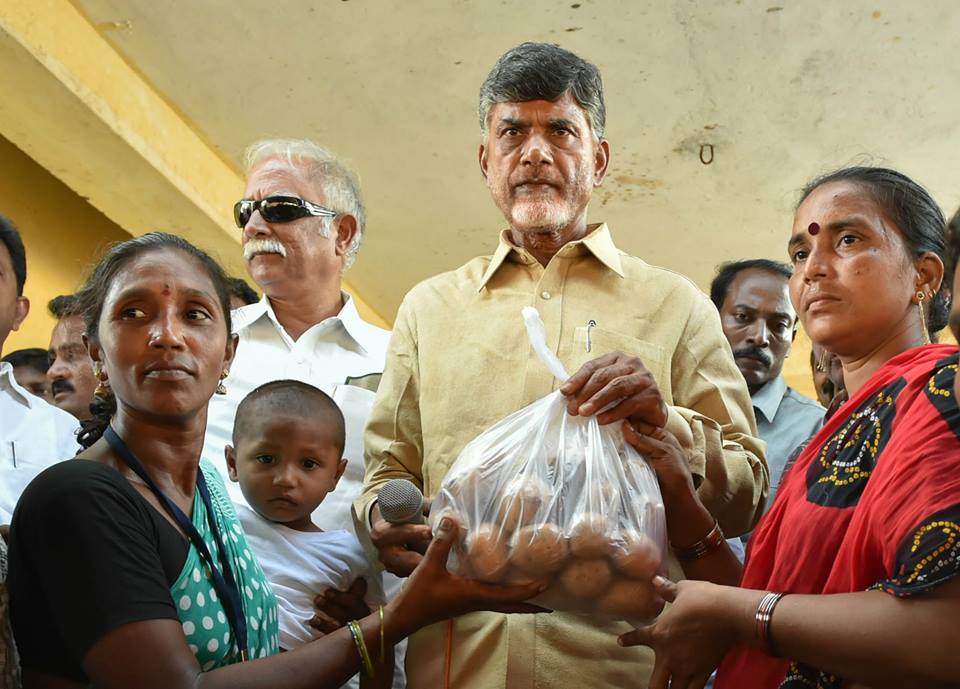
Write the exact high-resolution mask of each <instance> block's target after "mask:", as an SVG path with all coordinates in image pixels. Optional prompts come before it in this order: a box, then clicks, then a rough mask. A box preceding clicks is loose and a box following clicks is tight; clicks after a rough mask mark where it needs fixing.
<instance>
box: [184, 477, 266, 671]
mask: <svg viewBox="0 0 960 689" xmlns="http://www.w3.org/2000/svg"><path fill="white" fill-rule="evenodd" d="M200 470H201V471H202V472H203V475H204V478H206V480H207V487H208V488H209V490H210V501H211V504H212V505H213V509H214V512H215V513H216V514H215V517H216V521H217V527H218V528H219V530H220V535H221V538H222V539H223V544H224V546H225V549H226V552H227V557H228V559H229V560H230V565H231V567H232V568H233V575H234V577H235V578H236V580H237V585H238V586H239V587H240V598H241V599H242V601H243V611H244V616H245V617H246V621H247V653H248V657H249V658H263V657H265V656H268V655H273V654H274V653H278V652H279V651H280V643H279V634H278V623H277V599H276V597H275V596H274V595H273V591H272V590H271V589H270V584H269V583H268V582H267V578H266V576H264V574H263V570H261V569H260V565H259V564H258V563H257V560H256V558H254V556H253V554H252V553H251V552H250V548H249V547H248V546H247V539H246V537H245V536H244V534H243V529H242V528H241V527H240V522H239V520H238V519H237V514H236V512H235V511H234V509H233V503H231V502H230V498H229V497H227V491H226V488H225V487H224V485H223V479H222V478H221V477H220V474H219V473H218V472H217V470H216V469H215V468H214V467H213V465H212V464H210V463H209V462H207V461H201V462H200ZM206 512H207V511H206V507H205V506H204V504H203V500H202V499H201V497H200V491H197V494H196V495H195V496H194V499H193V520H192V521H193V525H194V526H195V527H196V528H197V531H198V532H199V533H200V535H201V536H202V537H203V540H204V542H206V544H207V549H208V550H209V551H210V553H211V555H212V556H213V558H214V561H215V564H216V566H217V568H218V569H220V570H221V571H222V569H223V564H222V563H221V562H220V554H219V551H218V549H217V545H216V543H215V541H214V538H213V534H212V533H211V531H210V527H209V523H208V521H207V514H206ZM206 569H207V568H206V563H205V562H204V561H203V558H201V557H200V553H199V552H198V551H197V549H196V548H195V547H194V546H192V545H191V546H190V552H189V553H188V554H187V561H186V563H184V566H183V570H182V571H181V572H180V576H179V577H178V578H177V581H176V582H175V583H174V584H173V586H172V587H171V588H170V595H171V597H172V598H173V603H174V605H176V606H177V614H178V616H179V617H180V623H181V625H182V627H183V634H184V636H186V637H187V644H188V645H189V646H190V650H191V651H193V653H194V655H195V656H196V657H197V662H198V663H200V668H201V669H202V670H203V671H204V672H206V671H208V670H212V669H214V668H217V667H222V666H224V665H230V664H232V663H236V662H239V660H240V652H239V649H238V648H237V642H236V639H235V638H234V635H233V630H232V629H231V628H230V622H229V620H228V619H227V614H226V610H225V609H224V607H223V603H222V602H221V601H220V598H219V596H218V595H217V591H216V589H215V588H214V586H213V577H211V576H210V575H209V574H207V571H206Z"/></svg>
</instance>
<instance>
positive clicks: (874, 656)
mask: <svg viewBox="0 0 960 689" xmlns="http://www.w3.org/2000/svg"><path fill="white" fill-rule="evenodd" d="M655 586H656V587H657V589H658V590H659V591H660V593H661V595H662V596H663V597H664V598H665V599H667V600H671V601H673V602H674V604H673V605H672V606H671V607H670V608H669V609H668V610H667V611H666V612H665V613H664V614H663V615H661V616H660V618H659V619H658V620H657V621H656V622H655V623H654V624H652V625H650V626H648V627H641V628H638V629H636V630H634V631H633V632H629V633H627V634H625V635H623V636H622V637H621V638H620V641H621V643H622V644H624V645H628V646H632V645H645V646H650V647H651V648H653V649H654V651H655V652H656V656H657V657H656V663H655V665H654V672H653V677H652V679H651V683H650V688H651V689H666V688H667V687H668V686H674V687H677V686H679V687H690V688H691V689H700V688H701V687H702V686H703V684H704V683H705V682H706V680H707V678H708V677H709V675H710V673H711V672H712V670H713V669H714V668H715V667H716V666H717V665H718V664H719V662H720V660H721V659H722V657H723V655H724V654H725V653H726V652H727V651H728V650H729V649H730V648H731V647H732V646H734V645H736V644H743V645H746V646H751V647H753V648H757V649H761V650H762V649H763V648H764V644H763V642H762V640H761V639H759V638H758V636H757V631H756V612H757V607H758V605H759V603H760V600H761V599H762V598H763V596H764V594H765V592H764V591H754V590H750V589H739V588H733V587H727V586H716V585H714V584H708V583H705V582H698V581H682V582H679V583H678V584H674V583H671V582H668V581H666V580H664V579H662V578H657V579H656V580H655ZM957 619H960V579H954V580H953V581H951V582H949V583H947V584H944V585H943V586H941V587H940V588H938V589H935V590H934V591H931V592H929V593H925V594H921V595H916V596H914V597H910V598H897V597H894V596H892V595H889V594H887V593H884V592H882V591H863V592H858V593H842V594H834V595H820V596H816V595H799V594H793V595H789V596H786V597H784V598H783V599H782V600H781V601H780V603H779V604H778V605H777V607H776V609H775V610H774V614H773V618H772V620H771V623H770V631H771V639H772V642H773V645H774V647H775V648H776V649H777V651H778V653H779V655H780V656H781V657H784V658H791V659H793V660H795V661H797V662H800V663H804V664H806V665H810V666H813V667H816V668H818V669H820V670H822V671H824V672H827V673H830V674H833V675H836V676H838V677H842V678H844V679H845V680H847V681H849V682H854V683H859V684H864V685H867V686H870V687H872V688H873V689H913V688H916V689H932V688H943V689H955V688H956V687H960V657H958V655H957V651H956V649H957V647H958V644H960V625H958V624H957ZM671 681H672V682H673V684H672V685H671V684H670V682H671Z"/></svg>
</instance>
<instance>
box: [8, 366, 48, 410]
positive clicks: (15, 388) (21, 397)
mask: <svg viewBox="0 0 960 689" xmlns="http://www.w3.org/2000/svg"><path fill="white" fill-rule="evenodd" d="M4 388H6V389H7V390H9V391H10V396H11V397H12V398H13V399H15V400H17V401H18V402H20V404H22V405H24V406H25V407H27V408H28V409H33V408H34V406H36V403H37V401H39V399H40V398H39V397H37V396H35V395H31V394H30V393H29V392H27V390H26V389H25V388H23V387H21V386H20V384H19V383H18V382H17V380H16V378H14V377H13V366H11V365H10V362H9V361H0V390H2V389H4Z"/></svg>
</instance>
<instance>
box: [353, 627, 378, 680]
mask: <svg viewBox="0 0 960 689" xmlns="http://www.w3.org/2000/svg"><path fill="white" fill-rule="evenodd" d="M347 626H348V627H349V628H350V633H351V634H352V635H353V643H355V644H356V645H357V653H359V654H360V664H361V665H362V666H363V671H364V672H366V673H367V677H370V678H373V661H372V660H370V653H369V652H368V651H367V642H366V641H364V640H363V630H362V629H360V623H359V622H357V621H356V620H350V622H348V623H347Z"/></svg>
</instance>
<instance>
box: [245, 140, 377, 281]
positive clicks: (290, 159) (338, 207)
mask: <svg viewBox="0 0 960 689" xmlns="http://www.w3.org/2000/svg"><path fill="white" fill-rule="evenodd" d="M267 158H280V159H281V160H284V161H286V162H287V163H289V164H290V165H303V166H305V167H306V169H307V174H309V175H310V178H311V179H312V180H313V181H314V182H315V183H316V184H317V185H318V186H319V187H320V190H321V191H322V192H323V200H324V205H326V206H329V207H330V209H331V210H335V211H337V212H338V213H349V214H350V215H352V216H353V217H354V218H356V220H357V234H356V235H355V236H354V238H353V242H351V244H350V246H349V247H348V248H347V254H346V256H345V257H344V261H343V269H344V270H347V269H348V268H350V266H352V265H353V262H354V261H355V260H356V258H357V252H358V251H360V242H361V241H362V240H363V232H364V229H365V220H366V213H365V211H364V208H363V199H362V198H361V197H360V180H359V179H358V178H357V175H356V174H355V173H354V172H353V171H352V170H350V169H349V168H347V167H346V166H345V165H344V164H343V163H341V162H340V161H339V160H337V157H336V156H335V155H333V154H332V153H331V152H330V151H328V150H326V149H325V148H323V147H321V146H318V145H317V144H315V143H313V142H312V141H309V140H307V139H261V140H260V141H256V142H254V143H252V144H250V145H249V146H248V147H247V150H246V151H244V154H243V159H244V171H245V173H246V174H247V175H249V174H250V171H251V170H252V169H253V167H254V166H255V165H256V164H257V163H259V162H260V161H261V160H265V159H267ZM322 220H323V222H322V224H321V232H322V233H323V235H324V236H325V237H329V236H330V226H331V224H332V222H333V218H322Z"/></svg>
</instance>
